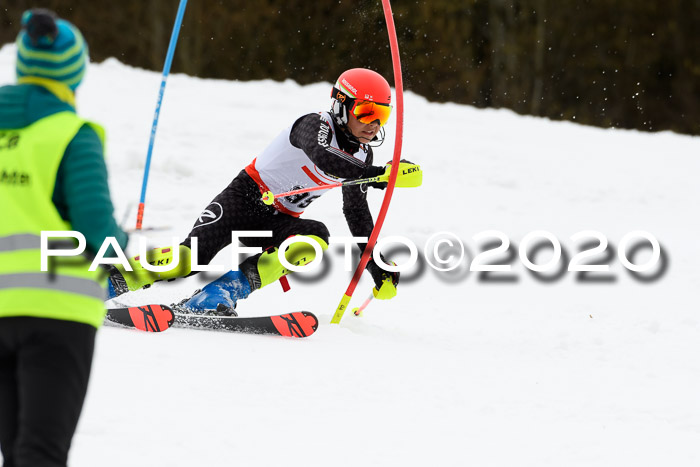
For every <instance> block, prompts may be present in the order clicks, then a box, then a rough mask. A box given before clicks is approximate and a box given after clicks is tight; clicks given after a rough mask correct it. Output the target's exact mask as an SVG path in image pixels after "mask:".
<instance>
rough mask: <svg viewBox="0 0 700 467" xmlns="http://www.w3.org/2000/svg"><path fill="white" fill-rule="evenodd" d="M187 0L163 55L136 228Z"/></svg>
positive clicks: (142, 208)
mask: <svg viewBox="0 0 700 467" xmlns="http://www.w3.org/2000/svg"><path fill="white" fill-rule="evenodd" d="M186 6H187V0H180V6H179V7H178V9H177V16H176V17H175V24H174V25H173V32H172V34H171V35H170V45H168V53H167V55H166V57H165V65H164V66H163V77H162V79H161V82H160V90H159V91H158V101H157V102H156V111H155V114H154V116H153V125H152V126H151V138H150V140H149V142H148V154H147V155H146V165H145V167H144V169H143V184H142V185H141V199H140V200H139V210H138V212H137V214H136V230H141V225H142V224H143V211H144V209H145V208H146V187H147V186H148V174H149V172H150V169H151V156H152V155H153V144H154V143H155V140H156V129H157V128H158V117H159V116H160V106H161V104H162V103H163V94H165V82H166V81H167V80H168V75H169V74H170V66H171V65H172V63H173V55H175V46H176V45H177V38H178V36H179V35H180V26H182V18H183V16H185V7H186Z"/></svg>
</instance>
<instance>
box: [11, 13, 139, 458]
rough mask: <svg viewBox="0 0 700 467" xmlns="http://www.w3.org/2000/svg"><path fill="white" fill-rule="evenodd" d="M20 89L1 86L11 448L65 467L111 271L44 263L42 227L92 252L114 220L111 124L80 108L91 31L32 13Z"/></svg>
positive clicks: (21, 56) (74, 261)
mask: <svg viewBox="0 0 700 467" xmlns="http://www.w3.org/2000/svg"><path fill="white" fill-rule="evenodd" d="M21 25H22V30H21V31H20V33H19V35H18V37H17V78H18V79H17V85H9V86H4V87H0V219H2V221H0V449H1V450H2V456H3V459H4V465H5V467H11V466H32V467H42V466H65V465H66V463H67V459H68V451H69V449H70V444H71V441H72V438H73V435H74V433H75V428H76V426H77V423H78V419H79V417H80V413H81V411H82V406H83V401H84V399H85V395H86V391H87V386H88V380H89V376H90V369H91V366H92V357H93V349H94V344H95V335H96V331H97V328H98V327H99V326H100V325H101V324H102V322H103V319H104V316H105V307H104V301H103V300H104V293H105V292H104V288H103V287H104V286H105V279H106V278H105V275H104V273H101V272H100V271H96V272H90V271H89V270H88V268H89V265H90V261H88V260H87V259H86V258H84V257H71V258H57V260H58V259H62V260H63V261H56V262H55V264H53V265H51V267H50V268H49V271H42V270H41V267H40V235H41V232H42V231H67V230H75V231H79V232H81V233H82V234H83V235H84V236H85V238H86V242H87V250H88V252H92V254H95V253H97V251H98V250H99V247H100V245H101V244H102V243H103V241H104V240H105V238H106V237H109V236H112V237H115V238H116V239H117V241H118V242H119V244H120V246H121V247H122V248H124V247H125V246H126V242H127V235H126V234H125V233H124V232H123V231H122V230H121V229H120V228H119V227H118V225H117V223H116V222H115V220H114V217H113V206H112V202H111V199H110V194H109V188H108V185H107V169H106V166H105V162H104V150H103V148H104V130H103V129H102V128H101V127H100V126H99V125H97V124H94V123H91V122H87V121H85V120H83V119H82V118H80V117H79V116H78V115H77V114H76V112H75V90H76V88H77V87H78V85H79V84H80V82H81V80H82V78H83V75H84V73H85V68H86V65H87V62H88V60H89V59H88V49H87V45H86V43H85V40H84V39H83V37H82V35H81V34H80V31H78V29H77V28H76V27H75V26H73V25H72V24H71V23H69V22H68V21H65V20H62V19H59V18H57V17H56V16H55V14H54V13H52V12H50V11H48V10H31V11H27V12H25V13H24V15H23V16H22V21H21Z"/></svg>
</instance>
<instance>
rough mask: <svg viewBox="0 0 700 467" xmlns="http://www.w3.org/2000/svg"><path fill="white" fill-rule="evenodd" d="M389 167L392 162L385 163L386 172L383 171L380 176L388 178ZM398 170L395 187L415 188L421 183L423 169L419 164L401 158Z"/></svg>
mask: <svg viewBox="0 0 700 467" xmlns="http://www.w3.org/2000/svg"><path fill="white" fill-rule="evenodd" d="M391 169H392V163H391V162H389V163H388V164H387V165H386V172H384V175H383V177H382V178H385V179H386V181H388V180H389V175H390V174H391ZM398 170H399V172H398V175H397V176H396V185H395V186H396V188H415V187H419V186H421V185H422V184H423V171H422V170H421V169H420V165H418V164H414V163H413V162H409V161H407V160H403V159H402V160H401V162H399V169H398Z"/></svg>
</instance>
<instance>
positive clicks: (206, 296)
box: [177, 271, 251, 316]
mask: <svg viewBox="0 0 700 467" xmlns="http://www.w3.org/2000/svg"><path fill="white" fill-rule="evenodd" d="M250 292H251V288H250V283H249V282H248V279H246V276H245V275H244V274H243V273H242V272H241V271H229V272H227V273H226V274H224V275H223V276H221V277H219V278H218V279H216V280H215V281H213V282H210V283H209V284H207V285H205V286H204V288H203V289H201V290H198V291H196V292H195V293H194V295H192V297H190V298H189V299H187V300H184V301H182V302H180V303H179V304H178V305H177V307H178V308H181V309H182V310H183V311H187V312H190V313H212V314H217V315H228V316H231V315H233V316H236V312H235V311H234V310H235V308H236V302H238V300H242V299H244V298H246V297H247V296H248V295H250Z"/></svg>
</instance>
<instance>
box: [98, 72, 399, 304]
mask: <svg viewBox="0 0 700 467" xmlns="http://www.w3.org/2000/svg"><path fill="white" fill-rule="evenodd" d="M331 98H332V107H331V110H330V112H319V113H312V114H308V115H304V116H302V117H300V118H298V119H297V120H296V121H295V122H294V123H293V124H292V125H291V126H290V127H289V128H287V129H286V130H284V131H283V132H282V133H281V134H280V135H279V136H277V137H276V138H275V139H274V140H273V141H272V142H271V143H270V145H269V146H268V147H267V148H266V149H265V150H264V151H263V152H262V153H261V154H260V155H259V156H258V157H257V158H256V159H254V160H253V161H252V162H251V163H250V164H249V165H248V166H247V167H245V169H243V170H242V171H241V172H240V173H239V174H238V175H237V176H236V177H235V178H234V179H233V181H232V182H231V183H230V184H229V185H228V186H227V187H226V188H225V189H224V190H223V191H222V192H221V193H220V194H219V195H218V196H216V197H215V198H214V200H213V201H212V202H211V203H210V204H209V205H208V206H207V208H206V209H205V210H204V211H203V213H202V214H201V215H200V217H199V218H198V219H197V221H196V222H195V224H194V227H193V228H192V231H191V232H190V234H189V235H188V237H187V239H185V241H183V242H182V243H181V244H180V245H179V252H178V253H179V264H178V266H177V267H175V268H174V269H172V270H171V271H168V272H163V273H153V272H150V271H147V270H145V269H144V268H143V267H142V266H141V264H140V263H139V261H137V260H136V258H133V259H131V260H130V264H131V266H132V268H133V272H127V271H126V270H125V268H124V267H123V266H122V265H116V266H115V267H114V268H113V270H112V273H111V275H110V278H111V289H110V296H111V297H113V296H117V295H120V294H122V293H125V292H128V291H130V290H137V289H140V288H142V287H147V286H150V285H151V284H152V283H153V282H155V281H157V280H172V279H174V278H177V277H184V276H187V275H190V274H193V272H192V271H191V253H192V243H193V239H195V237H196V239H197V248H198V250H197V251H198V254H197V264H200V265H204V264H209V262H210V261H211V260H212V259H213V258H214V256H215V255H216V254H217V253H218V252H219V251H220V250H221V249H223V248H224V247H226V246H227V245H229V244H230V243H231V232H232V231H261V230H262V231H272V237H267V238H265V237H242V238H241V239H240V241H241V243H243V244H244V245H245V246H248V247H260V248H263V249H264V251H263V252H262V253H259V254H257V255H254V256H251V257H249V258H247V259H246V260H244V261H243V262H242V263H241V264H240V265H239V267H238V269H237V270H233V271H229V272H228V273H226V274H224V275H223V276H221V277H220V278H218V279H216V280H215V281H213V282H211V283H209V284H207V285H206V286H205V287H204V288H203V289H202V290H198V291H196V292H195V294H194V295H193V296H192V297H191V298H189V299H187V300H184V301H183V302H181V303H180V304H179V307H180V308H182V309H184V310H186V311H190V312H211V311H216V312H218V313H219V314H233V313H234V312H233V309H234V308H235V306H236V302H237V301H238V300H241V299H243V298H246V297H247V296H248V295H249V294H250V293H252V292H253V291H255V290H257V289H260V288H262V287H265V286H266V285H268V284H270V283H273V282H275V281H277V280H278V279H281V278H283V277H284V276H285V275H286V274H287V273H288V272H289V271H288V270H287V269H285V268H284V266H283V265H282V264H281V262H280V261H279V259H278V251H277V250H278V247H279V246H280V245H281V244H282V242H283V241H284V240H285V239H287V238H289V237H290V236H295V235H305V236H308V237H310V238H312V239H313V240H315V241H316V242H318V244H319V245H320V246H321V248H322V249H324V250H325V249H326V248H327V247H328V241H329V236H330V234H329V232H328V229H327V228H326V226H325V225H324V224H323V223H321V222H319V221H316V220H311V219H304V218H302V217H300V216H301V214H302V213H303V211H304V209H305V208H306V207H308V206H309V204H311V202H312V201H314V200H315V199H316V198H318V197H319V196H321V195H322V194H323V193H325V192H326V190H319V191H315V192H313V193H303V194H300V195H293V196H290V197H286V198H279V199H275V200H274V204H273V205H266V204H265V203H264V202H263V201H262V199H261V198H262V194H263V193H266V192H268V191H271V192H272V193H281V192H286V191H292V190H296V189H299V188H304V187H310V186H322V185H324V184H327V183H333V182H338V181H343V180H347V179H358V178H369V177H376V176H378V175H382V174H384V173H385V170H386V167H380V166H374V165H372V162H373V152H372V146H374V145H376V144H379V143H381V141H382V140H383V138H384V130H383V128H382V127H383V125H384V124H385V123H386V122H387V120H388V118H389V115H390V113H391V88H390V86H389V83H388V82H387V81H386V80H385V79H384V78H383V77H382V76H381V75H380V74H378V73H376V72H374V71H371V70H368V69H364V68H354V69H350V70H347V71H345V72H344V73H342V74H341V75H340V77H339V78H338V80H337V82H336V84H335V86H334V87H333V89H332V93H331ZM402 162H404V163H407V164H409V165H412V164H410V163H408V162H407V161H402ZM369 185H370V186H372V187H374V188H380V189H383V188H385V187H386V183H373V184H372V183H371V184H369ZM342 191H343V213H344V215H345V218H346V221H347V223H348V226H349V228H350V232H351V233H352V235H353V236H355V237H369V236H370V234H371V232H372V229H373V227H374V221H373V219H372V215H371V213H370V210H369V207H368V205H367V194H366V191H367V185H365V184H363V185H353V186H344V187H343V188H342ZM365 246H366V244H360V248H361V249H362V250H363V251H364V248H365ZM284 254H285V258H286V259H287V261H289V263H291V264H294V265H298V266H303V265H305V264H308V263H310V262H311V261H313V259H314V257H315V251H314V250H313V249H312V248H310V247H309V246H308V245H307V244H305V243H301V242H298V243H292V244H291V245H290V246H289V248H288V249H287V250H286V251H285V253H284ZM147 256H148V257H147V261H148V262H149V263H151V264H169V263H170V262H171V261H172V259H173V251H172V249H171V248H162V249H155V250H151V251H150V252H149V253H148V255H147ZM367 270H368V271H369V273H370V274H371V276H372V278H373V280H374V283H375V289H374V295H375V297H377V298H381V299H389V298H392V297H394V296H395V295H396V286H397V285H398V282H399V274H398V273H397V272H388V271H385V270H383V269H381V268H380V267H379V266H378V265H377V263H376V262H375V261H374V259H370V261H369V263H368V264H367Z"/></svg>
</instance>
